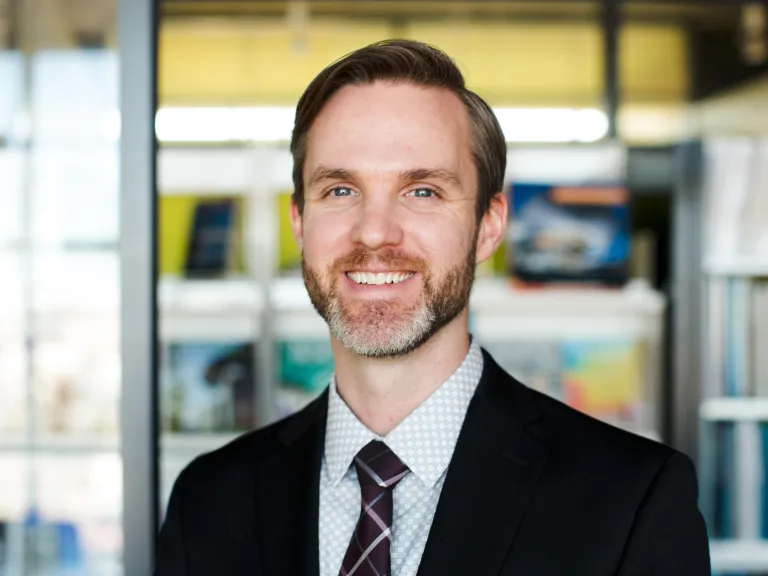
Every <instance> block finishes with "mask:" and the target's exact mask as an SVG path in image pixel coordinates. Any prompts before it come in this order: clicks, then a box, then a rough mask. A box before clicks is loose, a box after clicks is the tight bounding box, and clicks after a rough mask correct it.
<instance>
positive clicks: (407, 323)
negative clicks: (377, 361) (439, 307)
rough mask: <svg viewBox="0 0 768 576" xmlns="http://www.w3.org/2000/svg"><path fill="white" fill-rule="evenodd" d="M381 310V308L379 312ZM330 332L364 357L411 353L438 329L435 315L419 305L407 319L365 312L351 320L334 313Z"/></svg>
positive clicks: (349, 348)
mask: <svg viewBox="0 0 768 576" xmlns="http://www.w3.org/2000/svg"><path fill="white" fill-rule="evenodd" d="M379 312H380V311H379ZM333 316H334V317H332V318H331V321H330V322H329V326H330V328H331V333H332V334H333V336H334V338H335V339H336V340H338V341H339V342H340V343H341V345H342V346H344V347H345V348H347V349H348V350H350V351H352V352H354V353H355V354H358V355H359V356H364V357H366V358H399V357H402V356H405V355H407V354H410V353H411V352H413V351H414V350H416V349H417V348H419V347H420V346H421V345H422V344H424V343H425V342H426V341H427V340H429V339H430V338H431V337H432V336H433V335H434V333H435V332H436V331H437V328H438V327H437V325H436V322H435V317H434V315H433V314H431V313H430V312H429V311H428V310H427V309H425V308H420V309H419V310H418V311H416V312H415V313H412V314H408V315H407V317H406V318H398V319H395V318H392V317H391V315H389V316H388V315H383V314H380V313H379V314H375V313H374V314H373V317H370V316H369V317H368V318H365V317H364V316H367V314H365V313H364V314H363V315H362V316H363V317H360V316H361V315H358V317H357V318H355V319H350V318H349V316H347V315H346V314H343V315H341V314H340V315H333Z"/></svg>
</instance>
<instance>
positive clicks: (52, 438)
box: [0, 433, 120, 456]
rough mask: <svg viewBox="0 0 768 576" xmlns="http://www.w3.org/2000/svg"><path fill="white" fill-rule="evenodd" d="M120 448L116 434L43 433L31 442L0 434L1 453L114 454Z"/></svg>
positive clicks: (17, 436) (18, 436) (25, 454)
mask: <svg viewBox="0 0 768 576" xmlns="http://www.w3.org/2000/svg"><path fill="white" fill-rule="evenodd" d="M119 450H120V445H119V442H118V440H117V438H115V437H114V436H96V435H94V434H82V433H80V434H41V435H39V436H38V438H37V439H36V440H35V442H30V441H29V440H27V439H26V438H25V437H23V436H22V435H20V434H19V435H16V434H14V435H10V434H3V435H2V436H0V454H2V455H5V454H8V453H11V454H13V453H22V455H23V456H27V455H28V454H30V453H38V454H43V455H46V456H47V455H51V454H56V455H59V454H76V455H82V454H113V453H117V452H118V451H119Z"/></svg>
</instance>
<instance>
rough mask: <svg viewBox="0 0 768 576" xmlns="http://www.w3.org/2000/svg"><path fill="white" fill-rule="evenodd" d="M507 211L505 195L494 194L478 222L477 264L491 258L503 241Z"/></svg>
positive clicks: (501, 193)
mask: <svg viewBox="0 0 768 576" xmlns="http://www.w3.org/2000/svg"><path fill="white" fill-rule="evenodd" d="M507 210H508V207H507V195H506V194H505V193H504V192H499V193H497V194H495V195H494V196H493V198H491V205H490V206H489V207H488V210H487V211H486V213H485V214H484V215H483V219H482V220H481V221H480V230H479V231H478V234H477V252H476V254H475V257H476V259H477V263H478V264H479V263H480V262H485V261H486V260H488V258H490V257H491V256H493V253H494V252H496V249H497V248H498V247H499V246H500V245H501V243H502V242H503V241H504V237H505V236H506V232H507Z"/></svg>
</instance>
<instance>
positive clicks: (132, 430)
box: [117, 0, 159, 576]
mask: <svg viewBox="0 0 768 576" xmlns="http://www.w3.org/2000/svg"><path fill="white" fill-rule="evenodd" d="M157 29H158V27H157V6H156V2H155V0H118V2H117V31H118V54H119V62H120V65H119V83H120V114H121V134H120V274H121V279H120V289H121V304H120V308H121V317H120V330H121V358H122V374H121V376H122V380H121V382H122V395H121V402H120V417H121V424H120V426H121V428H120V432H121V456H122V462H123V538H124V540H123V567H124V574H125V576H147V575H148V574H152V573H153V570H154V561H155V545H156V541H157V532H158V526H159V503H158V498H159V489H158V486H159V482H158V454H159V449H158V442H159V437H158V429H159V424H158V419H159V415H158V410H157V369H156V367H157V298H156V292H157V287H156V286H157V281H156V279H157V272H156V270H157V264H156V255H155V254H156V246H157V237H156V229H157V227H156V205H157V203H156V195H157V192H156V178H155V175H156V156H157V154H156V152H157V142H156V138H155V130H154V117H155V110H156V109H157V90H156V86H157V80H156V77H157V73H156V68H157V64H156V62H157V35H158V34H157Z"/></svg>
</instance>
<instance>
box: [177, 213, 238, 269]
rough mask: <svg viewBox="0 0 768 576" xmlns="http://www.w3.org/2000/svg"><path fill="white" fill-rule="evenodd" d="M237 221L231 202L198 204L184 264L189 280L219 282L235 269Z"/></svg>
mask: <svg viewBox="0 0 768 576" xmlns="http://www.w3.org/2000/svg"><path fill="white" fill-rule="evenodd" d="M236 221H237V213H236V204H235V202H234V201H233V200H231V199H228V198H222V199H207V200H199V201H198V202H197V205H196V206H195V209H194V216H193V219H192V228H191V231H190V235H189V244H188V247H187V254H186V260H185V263H184V272H185V275H186V276H187V277H190V278H218V277H221V276H224V275H225V274H226V273H228V272H230V271H232V270H233V269H234V265H235V246H236V243H237V235H236V230H237V226H236Z"/></svg>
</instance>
